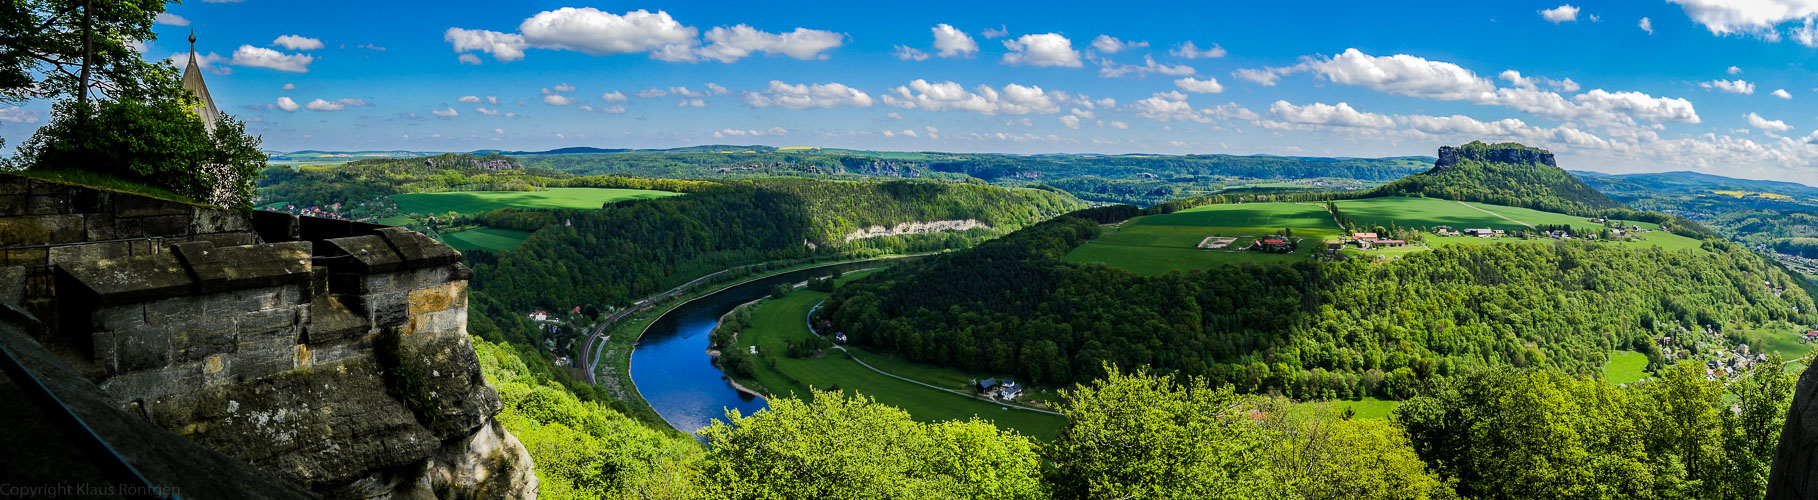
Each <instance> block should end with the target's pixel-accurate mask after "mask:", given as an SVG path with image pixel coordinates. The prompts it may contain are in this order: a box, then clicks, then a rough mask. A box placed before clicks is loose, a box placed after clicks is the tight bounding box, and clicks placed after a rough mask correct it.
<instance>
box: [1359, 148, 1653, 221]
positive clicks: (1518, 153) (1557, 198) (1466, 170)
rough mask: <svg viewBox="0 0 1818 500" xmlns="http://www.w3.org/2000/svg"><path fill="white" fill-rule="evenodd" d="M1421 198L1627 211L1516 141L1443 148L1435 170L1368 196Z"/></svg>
mask: <svg viewBox="0 0 1818 500" xmlns="http://www.w3.org/2000/svg"><path fill="white" fill-rule="evenodd" d="M1417 195H1418V196H1429V197H1434V198H1444V199H1448V200H1458V201H1477V202H1484V203H1495V204H1498V205H1510V206H1517V207H1526V208H1532V209H1536V210H1545V211H1548V212H1560V213H1568V214H1575V215H1591V214H1595V213H1597V212H1599V211H1603V210H1609V209H1618V208H1625V207H1623V205H1622V204H1621V203H1617V202H1616V200H1612V199H1610V197H1608V196H1604V194H1603V193H1600V192H1598V191H1597V190H1596V189H1593V188H1591V186H1589V185H1587V184H1585V183H1584V181H1582V180H1579V179H1578V178H1577V177H1574V176H1573V175H1572V174H1570V173H1568V172H1566V171H1565V170H1564V169H1561V168H1559V165H1558V164H1557V163H1555V162H1554V160H1553V153H1550V152H1548V151H1547V150H1544V149H1540V148H1533V147H1528V146H1523V145H1521V144H1516V143H1512V142H1510V143H1501V144H1485V143H1483V142H1482V141H1473V142H1471V143H1470V144H1465V145H1462V146H1458V147H1451V146H1444V147H1441V148H1439V159H1438V161H1435V162H1434V164H1433V168H1432V169H1430V170H1427V171H1425V172H1421V173H1418V174H1414V175H1410V176H1407V177H1403V178H1401V179H1398V180H1396V181H1394V182H1390V183H1388V184H1384V185H1382V186H1380V187H1377V188H1376V189H1374V190H1371V191H1370V192H1369V193H1368V194H1366V195H1365V197H1376V196H1417Z"/></svg>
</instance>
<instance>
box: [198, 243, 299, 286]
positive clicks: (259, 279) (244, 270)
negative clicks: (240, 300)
mask: <svg viewBox="0 0 1818 500" xmlns="http://www.w3.org/2000/svg"><path fill="white" fill-rule="evenodd" d="M310 248H311V245H310V242H307V241H290V242H284V243H269V244H264V245H247V246H238V247H226V248H216V249H214V251H213V252H211V254H212V255H213V256H214V257H215V259H216V262H218V265H219V266H220V268H221V269H222V270H223V271H224V272H225V273H226V277H227V281H228V286H229V287H231V288H251V287H265V286H278V285H286V284H293V283H307V282H308V281H309V271H310Z"/></svg>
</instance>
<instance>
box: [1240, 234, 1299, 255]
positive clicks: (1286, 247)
mask: <svg viewBox="0 0 1818 500" xmlns="http://www.w3.org/2000/svg"><path fill="white" fill-rule="evenodd" d="M1250 249H1251V250H1257V251H1263V252H1271V253H1287V252H1291V251H1294V243H1293V242H1290V241H1288V240H1286V239H1283V238H1263V239H1260V240H1256V241H1255V242H1252V243H1250Z"/></svg>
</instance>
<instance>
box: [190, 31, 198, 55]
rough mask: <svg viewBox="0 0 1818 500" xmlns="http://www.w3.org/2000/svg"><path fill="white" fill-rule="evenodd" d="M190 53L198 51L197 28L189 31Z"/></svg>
mask: <svg viewBox="0 0 1818 500" xmlns="http://www.w3.org/2000/svg"><path fill="white" fill-rule="evenodd" d="M189 51H190V52H195V51H196V29H195V28H190V29H189Z"/></svg>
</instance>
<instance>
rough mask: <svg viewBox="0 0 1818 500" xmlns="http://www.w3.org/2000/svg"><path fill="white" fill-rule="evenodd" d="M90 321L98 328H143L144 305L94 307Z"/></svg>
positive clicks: (123, 329)
mask: <svg viewBox="0 0 1818 500" xmlns="http://www.w3.org/2000/svg"><path fill="white" fill-rule="evenodd" d="M91 320H92V321H93V323H90V326H92V327H93V328H95V329H98V330H120V331H127V330H138V329H141V328H145V306H144V305H140V304H132V305H124V306H113V307H103V308H100V309H96V310H95V313H94V315H93V316H92V317H91Z"/></svg>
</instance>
